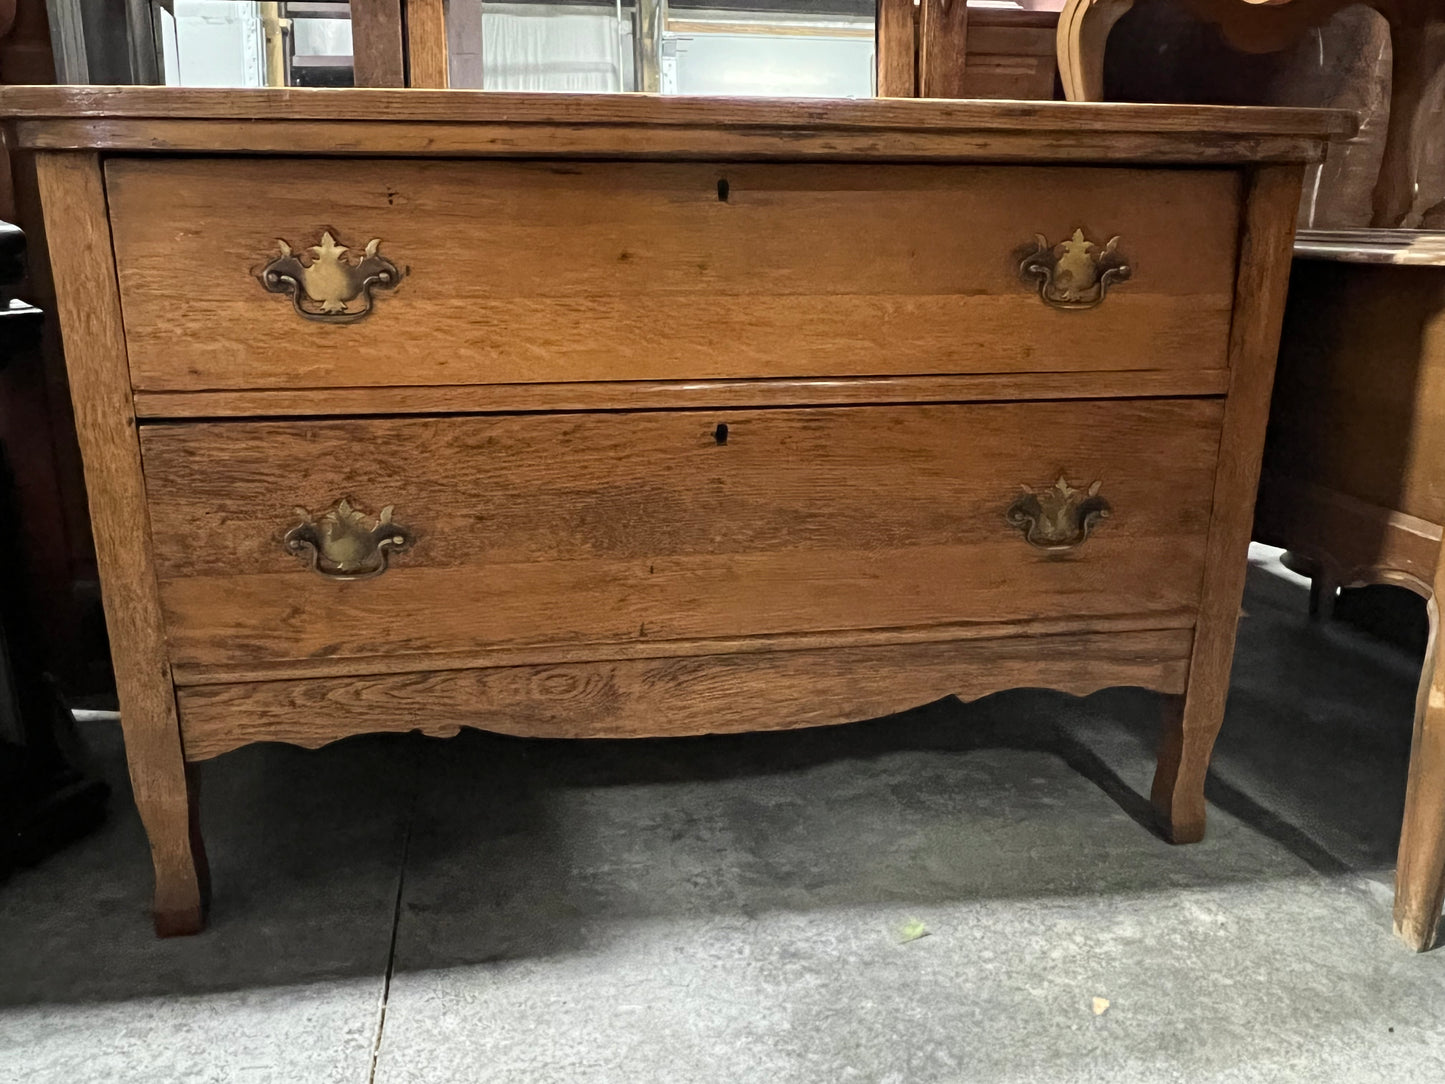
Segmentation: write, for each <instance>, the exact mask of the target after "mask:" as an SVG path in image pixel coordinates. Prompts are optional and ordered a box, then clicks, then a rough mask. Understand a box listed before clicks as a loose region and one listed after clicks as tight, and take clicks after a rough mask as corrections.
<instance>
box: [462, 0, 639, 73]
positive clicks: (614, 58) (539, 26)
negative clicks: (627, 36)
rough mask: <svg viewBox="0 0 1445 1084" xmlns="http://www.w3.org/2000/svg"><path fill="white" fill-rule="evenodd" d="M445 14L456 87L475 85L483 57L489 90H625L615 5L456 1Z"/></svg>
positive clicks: (482, 69) (482, 71) (482, 66)
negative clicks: (478, 67)
mask: <svg viewBox="0 0 1445 1084" xmlns="http://www.w3.org/2000/svg"><path fill="white" fill-rule="evenodd" d="M467 9H470V10H467ZM477 9H480V16H481V18H480V30H481V34H480V37H481V53H480V56H478V53H477V44H478V43H477V40H476V39H477V37H478V35H477V34H476V33H475V29H476V27H477V14H478V11H477ZM447 15H448V22H449V23H450V24H451V27H450V29H451V33H450V34H449V35H448V36H449V37H450V38H451V39H452V85H453V86H463V87H466V86H471V87H475V86H477V85H478V81H477V72H476V67H477V61H478V60H480V61H481V64H480V67H481V77H482V79H481V85H482V86H484V87H485V88H486V89H487V90H570V91H579V92H589V91H590V92H605V91H615V90H618V89H619V83H618V73H619V71H621V70H625V69H623V67H622V64H623V57H622V49H621V43H620V41H619V34H618V24H617V15H616V10H615V8H612V7H596V8H590V9H589V8H582V9H579V8H577V7H572V6H568V7H565V8H564V7H547V6H543V5H540V4H526V5H522V4H515V5H513V4H492V3H488V4H486V5H482V4H481V3H479V2H477V0H452V2H451V4H450V5H449V6H448V11H447ZM628 59H629V61H630V59H631V58H630V57H629V58H628Z"/></svg>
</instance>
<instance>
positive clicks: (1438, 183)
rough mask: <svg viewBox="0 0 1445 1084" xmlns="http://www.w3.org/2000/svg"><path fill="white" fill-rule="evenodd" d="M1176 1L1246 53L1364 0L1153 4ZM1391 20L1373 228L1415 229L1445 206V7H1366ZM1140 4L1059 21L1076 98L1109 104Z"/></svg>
mask: <svg viewBox="0 0 1445 1084" xmlns="http://www.w3.org/2000/svg"><path fill="white" fill-rule="evenodd" d="M1150 2H1151V3H1169V4H1177V5H1179V6H1182V7H1183V8H1186V9H1188V10H1189V11H1191V12H1193V13H1195V14H1196V15H1198V16H1199V17H1201V18H1204V19H1208V20H1210V21H1212V22H1214V23H1216V24H1218V25H1219V27H1220V28H1221V30H1222V31H1223V34H1224V36H1225V38H1226V39H1227V40H1228V41H1229V42H1230V43H1231V44H1232V45H1234V46H1235V47H1237V48H1238V49H1240V50H1243V51H1244V52H1249V53H1260V52H1274V51H1278V50H1280V49H1284V48H1286V47H1288V46H1290V45H1292V44H1294V43H1296V42H1298V41H1299V40H1300V39H1301V38H1302V37H1303V36H1304V35H1305V34H1306V33H1307V32H1309V31H1310V30H1313V29H1315V28H1318V27H1320V26H1321V25H1323V24H1324V23H1325V22H1326V21H1327V20H1329V19H1331V18H1332V17H1334V16H1335V15H1336V14H1338V13H1339V12H1340V11H1341V10H1343V9H1344V8H1347V7H1350V6H1352V5H1354V4H1355V3H1357V2H1359V0H1267V2H1264V3H1255V2H1252V0H1150ZM1363 2H1366V3H1368V4H1369V6H1371V7H1373V8H1374V9H1375V10H1377V11H1379V12H1380V13H1381V15H1383V16H1384V17H1385V19H1386V20H1387V21H1388V24H1389V28H1390V42H1391V49H1392V58H1393V61H1392V85H1391V97H1390V102H1391V105H1390V114H1389V129H1388V132H1387V133H1386V136H1385V141H1384V160H1383V163H1382V165H1381V169H1380V173H1379V179H1378V182H1377V184H1376V187H1375V193H1374V213H1373V221H1372V222H1371V223H1370V224H1371V225H1374V226H1381V227H1396V226H1400V227H1406V228H1414V227H1417V226H1419V225H1420V224H1421V222H1422V221H1423V220H1424V219H1425V216H1426V215H1427V214H1429V212H1430V211H1431V210H1432V209H1434V208H1437V207H1439V206H1440V205H1441V204H1442V203H1445V162H1442V160H1441V159H1442V156H1445V140H1441V139H1440V138H1439V137H1438V134H1437V131H1438V128H1439V118H1440V116H1441V112H1442V109H1445V82H1442V80H1441V79H1440V78H1439V74H1440V72H1441V71H1442V70H1445V6H1442V5H1441V4H1439V3H1438V2H1437V0H1363ZM1133 7H1134V0H1069V2H1068V4H1067V6H1066V7H1065V8H1064V10H1063V12H1062V13H1061V14H1060V16H1059V25H1058V63H1059V75H1060V79H1061V81H1062V83H1063V88H1064V94H1065V97H1067V98H1068V99H1069V100H1070V101H1102V100H1103V99H1104V94H1103V79H1104V53H1105V48H1106V45H1107V43H1108V40H1109V35H1110V33H1111V31H1112V30H1113V29H1114V27H1115V26H1116V25H1117V24H1118V22H1119V20H1120V19H1121V18H1122V17H1123V16H1124V15H1125V14H1126V13H1127V12H1129V11H1130V10H1131V9H1132V8H1133Z"/></svg>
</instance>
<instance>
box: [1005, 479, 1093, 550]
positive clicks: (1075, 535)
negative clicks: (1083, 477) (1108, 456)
mask: <svg viewBox="0 0 1445 1084" xmlns="http://www.w3.org/2000/svg"><path fill="white" fill-rule="evenodd" d="M1102 485H1103V483H1102V482H1095V483H1094V484H1093V485H1091V486H1089V488H1088V490H1087V491H1085V490H1082V489H1075V488H1074V487H1073V486H1071V485H1069V483H1068V482H1067V481H1065V480H1064V476H1063V475H1062V474H1061V475H1059V480H1058V481H1057V482H1055V483H1054V484H1053V485H1052V486H1050V487H1049V488H1048V489H1046V490H1044V491H1043V492H1042V493H1038V492H1035V491H1034V490H1033V489H1032V488H1030V487H1029V486H1024V487H1023V495H1022V496H1021V497H1019V498H1018V500H1016V501H1014V502H1013V504H1011V505H1009V509H1008V511H1007V512H1005V513H1004V518H1005V519H1007V520H1008V522H1009V526H1011V527H1017V528H1018V529H1019V530H1020V531H1022V532H1023V535H1024V538H1025V539H1026V540H1027V541H1028V544H1029V545H1030V546H1034V547H1036V548H1038V549H1041V550H1047V551H1048V552H1050V553H1065V552H1067V551H1069V550H1074V549H1078V548H1079V547H1080V546H1081V545H1083V544H1084V540H1085V539H1086V538H1088V537H1089V532H1090V531H1092V530H1093V529H1094V527H1095V526H1097V525H1098V523H1099V521H1100V520H1105V519H1108V518H1109V516H1110V515H1112V514H1113V509H1112V508H1110V507H1109V502H1108V501H1106V500H1105V499H1104V498H1103V497H1101V496H1099V487H1100V486H1102Z"/></svg>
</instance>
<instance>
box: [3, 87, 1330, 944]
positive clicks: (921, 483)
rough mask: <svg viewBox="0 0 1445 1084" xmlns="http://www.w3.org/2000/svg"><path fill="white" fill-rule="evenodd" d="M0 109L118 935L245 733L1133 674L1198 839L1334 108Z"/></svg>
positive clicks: (871, 698)
mask: <svg viewBox="0 0 1445 1084" xmlns="http://www.w3.org/2000/svg"><path fill="white" fill-rule="evenodd" d="M0 113H3V114H4V115H6V116H8V117H9V118H10V120H11V132H10V136H11V138H12V139H13V140H14V142H15V144H16V145H19V146H23V147H30V148H34V149H35V150H36V151H37V152H38V153H37V164H38V168H39V176H40V181H41V191H42V196H43V198H44V201H45V208H46V216H45V221H46V228H47V231H48V235H49V242H50V251H51V257H52V262H53V267H54V271H55V276H56V281H57V283H58V285H59V292H60V316H61V320H62V324H63V327H64V331H65V337H66V347H67V350H66V354H67V361H68V364H69V368H70V373H71V381H72V387H73V389H74V396H75V405H76V413H77V418H78V421H79V431H80V437H81V448H82V451H83V453H84V457H85V464H86V476H87V481H88V484H89V491H90V500H91V511H92V522H93V525H94V531H95V538H96V546H97V552H98V556H99V559H100V563H101V570H102V577H103V582H104V585H105V592H106V607H107V618H108V620H109V622H110V626H111V630H112V637H111V640H112V644H113V645H114V662H115V667H116V676H117V683H118V685H119V688H120V695H121V708H122V710H121V717H122V725H123V726H124V729H125V739H126V748H127V756H128V759H129V764H130V772H131V778H132V782H133V785H134V791H135V797H136V802H137V805H138V807H139V809H140V812H141V816H142V819H143V820H144V822H145V825H146V830H147V832H148V833H149V835H150V839H151V843H152V855H153V858H154V862H155V867H156V879H157V882H156V883H157V887H156V904H155V913H156V924H157V929H158V930H159V931H160V932H162V933H186V932H190V931H193V930H196V929H197V928H199V926H200V924H201V921H202V913H203V906H204V898H205V885H206V867H205V863H204V858H203V851H202V848H201V842H200V835H199V830H198V824H197V815H196V799H195V785H194V784H195V770H196V767H197V765H198V764H199V762H201V761H203V760H206V759H208V758H210V757H213V756H217V755H220V754H223V753H225V752H227V751H229V750H232V749H235V748H237V747H239V746H242V745H245V744H247V743H250V742H253V741H261V740H272V741H287V742H294V743H298V744H302V745H309V746H316V745H321V744H324V743H326V742H329V741H332V740H334V739H336V738H340V737H343V736H346V735H349V734H355V733H361V732H368V731H384V730H412V729H419V730H422V731H424V732H426V733H429V734H436V735H446V734H453V733H455V732H456V731H457V729H458V728H459V727H460V726H481V727H486V728H490V729H495V730H500V731H503V732H507V733H515V734H525V735H537V736H559V737H561V736H566V737H597V736H612V737H616V736H642V735H677V734H695V733H708V732H724V731H739V730H752V729H767V728H782V727H796V726H807V725H819V724H825V723H837V722H843V721H846V720H849V719H854V718H860V717H869V716H877V715H883V714H887V713H891V712H894V711H897V710H899V709H902V708H905V707H908V706H911V705H915V704H918V703H921V702H925V701H928V700H932V699H935V698H937V697H940V696H944V695H947V694H950V693H955V694H958V695H961V696H964V697H976V696H980V695H984V694H986V693H991V692H994V691H997V690H999V689H1002V688H1007V687H1011V686H1015V685H1031V686H1039V685H1042V686H1052V687H1057V688H1061V689H1064V690H1067V691H1071V692H1075V693H1085V692H1089V691H1092V690H1095V689H1098V688H1101V687H1105V686H1110V685H1121V684H1122V685H1139V686H1144V687H1147V688H1152V689H1155V690H1158V691H1160V692H1162V693H1165V694H1168V695H1169V696H1170V698H1171V699H1170V701H1169V704H1170V707H1169V710H1168V711H1167V712H1166V720H1165V725H1164V732H1163V739H1162V746H1161V752H1160V757H1159V764H1158V770H1157V773H1156V777H1155V782H1154V788H1153V800H1154V803H1155V806H1156V808H1157V810H1158V812H1159V815H1160V818H1161V823H1162V827H1163V829H1164V831H1165V832H1166V833H1167V834H1168V835H1169V837H1170V838H1172V839H1173V840H1174V841H1176V842H1188V841H1192V840H1197V839H1199V838H1200V836H1201V835H1202V833H1203V830H1204V813H1205V804H1204V793H1203V786H1204V776H1205V772H1206V769H1207V765H1208V760H1209V755H1210V751H1211V749H1212V746H1213V742H1214V739H1215V736H1216V734H1217V732H1218V729H1219V725H1220V722H1221V719H1222V715H1223V706H1224V698H1225V694H1226V691H1227V688H1228V682H1229V668H1230V661H1231V657H1232V651H1233V645H1234V634H1235V624H1236V619H1237V616H1238V611H1239V603H1240V597H1241V593H1242V589H1243V583H1244V573H1245V554H1246V549H1247V546H1248V543H1249V527H1250V521H1251V513H1252V504H1253V497H1254V493H1255V488H1256V485H1257V480H1258V469H1259V457H1260V454H1261V451H1262V446H1263V435H1264V424H1265V419H1266V413H1267V409H1268V391H1269V385H1270V381H1271V377H1272V374H1273V367H1274V354H1275V350H1276V347H1277V343H1278V334H1279V321H1280V319H1281V316H1282V310H1283V302H1284V291H1285V278H1286V276H1285V269H1286V267H1287V264H1288V260H1289V254H1290V244H1291V241H1292V238H1293V231H1294V213H1295V208H1296V206H1297V205H1298V201H1299V193H1300V185H1301V179H1302V176H1303V171H1304V164H1305V163H1306V162H1308V161H1311V160H1316V159H1318V158H1319V157H1320V156H1321V155H1322V153H1323V150H1324V142H1325V140H1326V139H1327V138H1328V137H1330V136H1332V135H1338V134H1348V132H1349V131H1350V128H1351V121H1350V119H1349V117H1348V116H1347V115H1345V114H1340V113H1333V112H1327V111H1315V110H1296V111H1289V110H1233V109H1223V110H1222V109H1214V108H1198V109H1178V108H1163V107H1150V106H1076V105H1067V104H1063V103H1048V102H1041V103H1031V104H1029V105H1020V104H1018V103H1009V104H1006V105H990V104H987V103H953V102H933V101H902V100H894V101H876V100H867V101H832V102H809V103H779V102H770V101H716V100H687V99H677V98H656V97H644V96H625V95H614V96H587V97H575V98H574V97H566V96H560V95H507V94H466V93H460V92H453V93H445V94H442V93H425V92H416V91H411V92H396V93H388V92H385V91H368V92H357V91H320V90H318V91H293V92H290V93H287V94H285V95H280V94H273V93H268V92H265V91H260V92H244V91H240V92H238V91H225V92H215V93H207V92H185V91H164V90H149V89H144V88H133V89H120V90H113V89H110V90H108V89H99V90H97V89H88V88H87V89H66V88H61V89H11V90H8V91H5V92H3V93H0ZM237 118H245V123H244V124H240V125H238V124H236V123H235V121H236V119H237ZM159 148H164V151H163V153H159V154H158V153H157V151H158V149H159ZM343 148H344V150H341V152H340V154H338V149H343ZM443 156H444V157H443ZM608 159H611V160H610V161H608ZM617 159H625V160H622V161H619V160H617ZM177 231H182V232H183V233H184V235H185V236H186V238H187V242H186V243H185V244H183V245H178V244H177V243H176V236H177ZM277 238H281V241H280V242H278V241H277ZM1129 261H1137V268H1136V267H1135V266H1134V265H1133V264H1131V263H1130V262H1129ZM122 306H123V307H124V311H125V320H124V323H122V321H121V316H120V313H121V309H122ZM642 328H651V329H656V330H655V331H654V332H652V333H649V334H647V335H645V336H640V335H639V329H642ZM639 408H647V409H646V410H642V411H639ZM762 408H769V409H762ZM262 419H270V420H262Z"/></svg>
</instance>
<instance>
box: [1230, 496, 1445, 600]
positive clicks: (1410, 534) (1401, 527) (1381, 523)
mask: <svg viewBox="0 0 1445 1084" xmlns="http://www.w3.org/2000/svg"><path fill="white" fill-rule="evenodd" d="M1253 534H1254V537H1255V539H1256V540H1258V541H1260V542H1264V543H1266V544H1267V545H1271V546H1279V547H1280V548H1281V549H1288V550H1290V551H1292V552H1294V553H1297V554H1298V555H1299V556H1300V557H1303V558H1305V559H1306V560H1307V561H1308V562H1309V563H1311V564H1313V565H1315V566H1317V567H1318V568H1319V570H1320V575H1321V576H1322V577H1323V579H1324V580H1325V581H1326V582H1328V583H1329V584H1331V585H1333V586H1334V587H1354V586H1359V585H1362V584H1368V583H1393V584H1397V585H1399V586H1404V587H1408V588H1410V589H1411V590H1412V591H1414V592H1415V593H1416V594H1419V595H1422V596H1425V597H1428V596H1429V594H1430V590H1431V587H1430V585H1431V583H1432V582H1433V580H1434V573H1435V566H1436V563H1437V561H1438V558H1439V554H1440V539H1441V528H1440V525H1439V524H1438V523H1432V522H1430V521H1429V520H1424V519H1420V518H1419V517H1418V516H1412V515H1409V514H1408V513H1405V512H1400V511H1398V510H1396V509H1393V508H1384V507H1382V506H1380V505H1376V504H1370V503H1369V502H1367V501H1362V500H1360V499H1359V498H1358V497H1352V496H1350V495H1349V494H1347V493H1341V492H1338V491H1337V490H1333V489H1330V488H1328V487H1326V486H1323V485H1319V484H1316V483H1311V482H1307V481H1302V480H1300V479H1298V478H1293V477H1290V476H1289V475H1283V474H1274V473H1272V472H1271V471H1269V470H1268V469H1265V470H1264V471H1262V472H1261V474H1260V480H1259V500H1258V502H1257V504H1256V505H1255V510H1254V532H1253Z"/></svg>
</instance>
